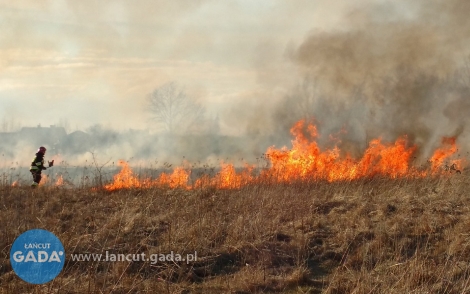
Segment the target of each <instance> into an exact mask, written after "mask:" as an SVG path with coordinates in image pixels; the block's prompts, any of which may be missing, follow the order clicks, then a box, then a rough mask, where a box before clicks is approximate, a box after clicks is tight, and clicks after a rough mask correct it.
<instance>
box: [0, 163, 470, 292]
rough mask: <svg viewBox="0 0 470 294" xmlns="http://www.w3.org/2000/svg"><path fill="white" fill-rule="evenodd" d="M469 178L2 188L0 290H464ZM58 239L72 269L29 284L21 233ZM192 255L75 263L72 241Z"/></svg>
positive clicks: (97, 247)
mask: <svg viewBox="0 0 470 294" xmlns="http://www.w3.org/2000/svg"><path fill="white" fill-rule="evenodd" d="M469 187H470V177H469V176H468V175H467V171H463V172H462V174H449V175H441V176H438V177H426V178H422V179H407V178H401V179H389V178H385V177H373V178H367V179H360V180H354V181H338V182H332V183H329V182H326V181H314V182H302V183H291V184H288V185H287V184H262V183H257V184H252V185H246V186H243V187H241V188H239V189H215V188H211V187H207V188H202V187H201V188H199V189H192V190H186V189H163V188H146V189H139V188H134V189H122V190H117V191H113V192H110V191H105V190H91V189H79V188H73V189H71V188H68V189H67V188H64V187H47V186H45V187H40V188H39V189H36V190H32V189H30V188H29V187H11V186H9V185H4V186H2V187H1V188H0V189H1V190H0V212H1V213H0V223H1V224H2V225H1V230H2V234H1V236H2V238H1V239H0V242H1V244H0V248H1V254H0V264H1V267H0V285H1V286H0V293H240V294H241V293H274V292H277V293H468V292H469V291H470V266H469V261H470V231H469V228H470V198H469ZM33 228H44V229H47V230H49V231H51V232H53V233H54V234H55V235H56V236H58V237H59V239H60V240H61V241H62V243H63V245H64V247H65V250H66V256H67V258H66V262H65V266H64V269H63V270H62V272H61V273H60V274H59V276H58V277H57V278H55V279H54V280H53V281H51V282H49V283H47V284H44V285H32V284H28V283H26V282H23V281H22V280H21V279H20V278H18V277H17V276H16V275H15V273H14V272H13V271H12V268H11V265H10V262H9V254H10V248H11V245H12V243H13V241H14V240H15V238H16V237H17V236H18V235H20V234H21V233H22V232H24V231H26V230H29V229H33ZM105 251H108V252H113V253H136V254H139V253H143V252H144V253H146V254H153V253H169V252H171V251H174V252H175V253H181V254H183V253H184V254H186V253H193V252H194V251H197V256H198V259H197V261H195V262H191V263H189V264H186V263H184V262H159V263H156V264H151V262H127V261H126V262H124V261H122V262H103V261H101V262H98V261H88V262H84V261H82V262H78V261H73V260H72V259H71V258H70V254H73V253H82V254H83V253H104V252H105Z"/></svg>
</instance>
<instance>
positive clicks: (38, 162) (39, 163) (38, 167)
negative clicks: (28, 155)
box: [29, 153, 46, 172]
mask: <svg viewBox="0 0 470 294" xmlns="http://www.w3.org/2000/svg"><path fill="white" fill-rule="evenodd" d="M45 169H46V167H45V166H44V154H42V153H36V157H34V159H33V161H32V162H31V167H30V169H29V170H30V171H35V172H41V171H42V170H45Z"/></svg>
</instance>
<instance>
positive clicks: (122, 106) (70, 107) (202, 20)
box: [0, 0, 412, 131]
mask: <svg viewBox="0 0 470 294" xmlns="http://www.w3.org/2000/svg"><path fill="white" fill-rule="evenodd" d="M348 2H352V1H342V0H317V1H315V0H297V1H280V0H279V1H278V0H269V1H268V0H266V1H252V0H238V1H215V0H214V1H210V0H208V1H190V0H181V1H154V0H153V1H150V0H139V1H91V0H81V1H65V0H62V1H61V0H57V1H43V0H31V1H3V0H2V1H1V4H0V25H1V27H2V33H1V34H0V119H7V120H11V119H12V118H13V119H15V120H16V121H20V122H21V124H22V125H23V126H28V125H30V126H31V125H32V126H35V125H37V124H39V123H41V124H42V125H43V126H44V125H50V124H55V123H57V122H58V121H59V120H60V119H68V121H69V123H70V125H71V127H72V129H74V128H75V127H76V126H78V127H79V128H86V127H87V126H90V125H92V124H95V123H101V124H103V125H105V126H113V127H116V128H121V129H128V128H145V127H147V121H148V117H149V114H148V113H147V112H146V111H145V98H146V95H147V94H148V93H150V92H151V91H152V90H153V89H155V88H157V87H158V86H160V85H162V84H164V83H166V82H168V81H172V80H175V81H177V82H179V83H180V84H182V85H183V86H185V88H186V90H187V92H188V93H189V94H191V95H194V96H195V97H198V98H199V99H201V100H202V101H204V102H205V103H206V106H207V109H208V114H209V115H211V116H215V115H216V114H219V115H221V114H222V115H221V116H223V114H224V113H227V112H230V107H232V106H233V105H234V103H238V102H240V101H243V99H245V100H248V99H255V100H257V103H269V100H270V99H275V97H276V96H281V95H283V94H282V93H283V92H285V91H288V89H289V87H290V86H291V85H292V83H293V82H294V81H295V80H296V74H297V73H296V72H295V68H294V67H293V65H292V62H290V61H289V58H287V57H286V52H287V51H288V50H289V48H295V47H297V46H299V44H300V43H301V42H302V41H303V40H304V39H305V38H306V37H307V35H308V34H309V32H312V31H315V30H316V31H329V30H337V29H347V27H346V26H347V24H346V23H345V22H344V21H343V17H344V15H347V13H348V11H350V10H351V9H353V8H354V7H355V6H356V5H359V4H358V3H361V5H363V6H365V7H367V5H369V4H371V5H373V4H377V3H381V2H384V1H378V0H376V1H372V0H370V1H355V4H348ZM406 13H412V10H409V9H408V10H407V11H406ZM406 13H405V12H404V13H403V15H405V16H406ZM221 121H222V124H223V125H222V128H223V129H225V130H227V131H230V130H233V126H230V125H229V124H228V123H226V122H225V121H224V120H223V117H221Z"/></svg>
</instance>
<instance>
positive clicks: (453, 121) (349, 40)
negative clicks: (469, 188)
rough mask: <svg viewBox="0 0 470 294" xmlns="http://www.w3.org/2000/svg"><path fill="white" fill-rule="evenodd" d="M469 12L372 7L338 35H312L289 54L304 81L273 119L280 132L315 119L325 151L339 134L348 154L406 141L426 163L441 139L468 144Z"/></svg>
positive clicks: (423, 4)
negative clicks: (376, 142)
mask: <svg viewBox="0 0 470 294" xmlns="http://www.w3.org/2000/svg"><path fill="white" fill-rule="evenodd" d="M397 7H400V9H398V8H397ZM469 9H470V3H469V2H468V1H462V0H451V1H445V3H443V1H414V2H413V4H407V3H401V6H396V7H392V6H390V5H386V4H378V5H375V6H370V5H369V6H367V7H358V8H356V9H354V10H351V11H350V12H349V14H347V15H346V16H345V19H346V24H347V25H345V26H344V27H343V28H341V29H338V30H336V31H333V32H331V31H330V32H324V31H313V32H311V34H310V35H309V36H308V37H307V38H306V39H305V40H304V41H303V42H302V44H300V45H299V46H297V47H296V48H294V49H293V50H290V52H289V57H290V58H291V60H292V62H293V63H294V64H296V65H297V69H298V71H299V72H300V73H301V75H303V79H302V81H300V82H299V83H298V86H297V87H295V88H294V89H293V90H292V92H291V93H290V94H288V95H286V96H285V98H284V100H283V102H282V103H281V104H279V107H278V108H277V111H275V113H274V117H273V121H274V122H285V123H281V124H279V125H278V128H279V131H280V132H285V131H286V130H287V129H288V128H289V127H290V126H291V125H292V123H293V122H294V121H295V120H297V119H299V118H305V119H312V118H313V119H315V122H316V123H317V124H318V125H319V128H320V133H321V135H322V136H321V138H320V141H321V142H323V143H324V144H327V143H328V136H327V134H330V133H335V132H338V131H340V130H341V129H342V128H344V129H345V130H346V131H347V133H346V134H345V135H343V136H342V138H343V141H342V142H343V145H344V146H345V147H348V148H349V147H351V146H356V147H359V149H363V148H365V147H366V146H367V142H368V140H370V139H372V138H374V137H382V138H384V139H386V140H395V139H396V138H397V137H398V136H402V135H407V136H408V138H409V139H410V141H411V142H412V143H415V144H418V145H420V146H421V147H422V148H423V152H422V155H423V156H427V155H429V152H430V151H431V149H433V148H434V147H436V145H438V144H439V142H440V139H441V137H442V136H460V138H459V140H458V142H459V143H461V144H463V145H466V144H468V139H469V138H468V137H466V136H465V134H466V133H465V130H466V125H467V123H468V119H467V114H468V113H469V110H470V102H469V101H470V72H469V70H468V69H469V68H468V66H469V59H468V56H469V53H470V52H469V50H468V45H469V41H470V35H469V32H470V18H468V16H467V15H466V13H465V11H469ZM404 10H405V11H406V10H409V11H408V12H409V13H408V14H407V13H403V11H404ZM410 11H411V12H410ZM353 149H354V148H353ZM356 149H357V148H356ZM352 151H354V150H352Z"/></svg>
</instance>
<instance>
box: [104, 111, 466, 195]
mask: <svg viewBox="0 0 470 294" xmlns="http://www.w3.org/2000/svg"><path fill="white" fill-rule="evenodd" d="M291 133H292V135H293V136H294V139H293V140H292V148H291V149H290V150H289V149H287V148H285V147H284V148H281V149H276V148H275V147H270V148H269V149H268V150H267V151H266V154H265V158H266V160H267V163H268V167H267V168H265V169H262V170H259V169H256V168H255V166H251V165H248V164H246V165H245V168H244V169H243V170H242V171H239V172H237V170H236V169H235V167H234V165H233V164H230V163H221V165H220V171H219V172H218V173H217V174H216V175H214V176H213V177H209V176H208V175H207V174H206V175H204V176H202V177H200V178H198V179H196V180H194V181H192V182H191V181H190V179H191V176H190V175H191V169H190V168H185V167H184V166H181V167H176V168H175V169H174V170H173V172H172V173H162V174H161V175H160V176H159V177H158V178H157V179H151V178H145V179H139V178H138V177H136V176H135V175H134V173H133V171H132V170H131V168H130V167H129V165H128V164H127V163H126V162H125V161H122V160H121V161H120V162H119V165H120V166H121V167H122V169H121V171H120V172H119V173H118V174H117V175H115V176H114V180H113V182H112V183H109V184H107V185H105V186H104V189H106V190H108V191H115V190H119V189H128V188H150V187H169V188H184V189H188V190H190V189H194V188H200V187H203V186H208V185H209V186H212V187H214V188H216V189H239V188H241V187H243V186H249V185H253V184H259V183H266V182H270V183H272V184H279V183H284V184H291V183H294V182H309V181H328V182H338V181H352V180H358V179H365V178H372V177H375V176H382V177H387V178H391V179H397V178H409V179H412V178H424V177H427V176H439V175H442V174H443V173H446V172H449V171H450V172H457V173H461V169H462V167H463V164H464V163H465V162H464V160H463V159H456V158H455V155H456V152H457V150H458V148H457V144H456V139H455V138H443V139H442V144H441V146H440V147H439V148H437V149H436V150H435V151H434V153H433V154H432V156H431V157H430V158H429V160H428V161H427V162H428V166H427V167H416V166H414V165H413V164H414V162H413V161H414V160H413V155H414V154H415V152H416V150H417V148H418V147H417V146H415V145H410V144H409V143H408V141H407V139H406V136H404V137H401V138H398V139H397V140H396V141H395V142H393V143H383V142H382V141H381V139H374V140H372V141H371V142H370V143H369V147H368V148H367V149H366V150H365V151H364V153H363V155H362V157H360V158H353V157H351V155H349V154H348V153H347V152H343V151H341V150H340V149H339V148H338V147H336V146H335V147H334V148H332V149H326V150H321V149H320V147H319V146H318V144H317V142H316V139H317V137H318V134H317V129H316V126H315V125H313V124H306V123H305V121H303V120H301V121H299V122H297V123H296V124H295V125H294V126H293V127H292V129H291ZM445 167H447V169H446V168H445ZM254 172H257V173H254Z"/></svg>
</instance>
